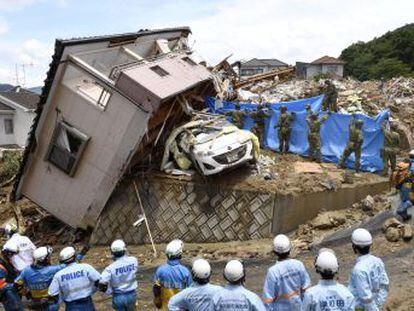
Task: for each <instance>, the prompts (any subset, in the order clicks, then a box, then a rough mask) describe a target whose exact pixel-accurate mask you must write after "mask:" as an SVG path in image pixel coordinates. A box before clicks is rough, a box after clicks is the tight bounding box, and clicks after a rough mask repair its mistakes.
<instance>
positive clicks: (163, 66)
mask: <svg viewBox="0 0 414 311" xmlns="http://www.w3.org/2000/svg"><path fill="white" fill-rule="evenodd" d="M190 32H191V31H190V29H189V28H188V27H182V28H172V29H162V30H152V31H149V30H144V31H139V32H136V33H129V34H122V35H113V36H102V37H92V38H82V39H71V40H57V41H56V45H55V54H54V56H53V61H52V63H51V65H50V71H49V73H48V75H47V79H46V81H45V86H44V88H43V92H42V95H41V99H40V103H39V107H38V109H37V115H36V118H35V121H34V124H33V127H32V130H31V133H30V137H29V145H28V147H27V148H26V150H25V153H24V155H23V162H22V167H21V169H20V172H19V174H18V176H17V181H16V183H15V187H14V191H13V193H12V197H11V198H12V200H13V199H17V198H20V197H21V196H25V197H27V198H29V199H30V200H31V201H33V202H34V203H36V204H37V205H39V206H41V207H42V208H44V209H45V210H47V211H48V212H50V213H51V214H52V215H54V216H55V217H57V218H58V219H60V220H62V221H64V222H65V223H67V224H69V225H71V226H73V227H83V228H86V227H94V226H95V225H96V222H97V219H98V217H99V215H100V214H101V212H102V210H103V208H104V206H105V204H106V202H107V201H108V199H109V197H110V196H111V193H112V192H113V190H114V188H115V187H116V185H117V183H118V182H119V181H120V180H121V178H122V177H123V175H124V174H125V172H127V171H128V170H129V169H130V168H131V167H132V166H134V165H137V163H143V162H144V161H145V159H147V158H149V157H151V156H152V153H153V150H154V148H155V147H156V146H155V145H156V142H157V141H160V140H162V139H164V138H163V137H164V136H163V134H164V133H168V131H170V130H171V128H172V127H173V126H174V125H175V124H176V123H178V122H180V121H181V120H182V119H185V118H186V113H185V111H184V110H185V109H184V108H183V106H182V105H180V103H179V101H178V97H180V98H181V102H182V101H185V102H186V103H188V101H187V100H186V98H190V97H191V96H194V94H197V95H199V96H200V95H209V94H210V95H213V94H214V85H213V82H212V76H211V73H210V71H208V70H207V69H206V68H205V67H204V66H202V65H200V64H199V63H198V62H197V61H196V60H193V59H192V58H191V51H190V49H189V47H188V42H187V40H188V35H189V34H190ZM192 101H193V102H194V103H195V105H194V106H195V107H194V108H196V106H197V104H196V103H197V99H194V100H192ZM164 135H166V134H164Z"/></svg>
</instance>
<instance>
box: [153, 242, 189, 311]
mask: <svg viewBox="0 0 414 311" xmlns="http://www.w3.org/2000/svg"><path fill="white" fill-rule="evenodd" d="M165 253H166V255H167V258H168V260H167V263H166V264H164V265H162V266H160V267H158V269H157V271H156V272H155V275H154V285H153V293H154V304H155V306H156V307H157V308H158V309H163V310H167V308H168V302H169V300H170V298H171V297H172V296H174V295H175V294H177V293H178V292H180V291H181V290H183V289H185V288H187V287H189V286H190V285H191V283H192V280H191V273H190V271H189V270H188V269H187V268H186V267H185V266H183V265H182V264H181V262H180V260H181V256H182V253H183V242H182V241H181V240H172V241H171V242H170V243H168V245H167V247H166V249H165Z"/></svg>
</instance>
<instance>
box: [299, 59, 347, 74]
mask: <svg viewBox="0 0 414 311" xmlns="http://www.w3.org/2000/svg"><path fill="white" fill-rule="evenodd" d="M344 64H345V62H343V61H341V60H339V59H337V58H335V57H331V56H327V55H325V56H323V57H321V58H318V59H316V60H314V61H313V62H311V63H304V62H296V76H297V77H299V78H304V79H310V78H313V77H315V76H317V75H320V74H326V75H329V76H331V77H333V78H342V77H343V76H344Z"/></svg>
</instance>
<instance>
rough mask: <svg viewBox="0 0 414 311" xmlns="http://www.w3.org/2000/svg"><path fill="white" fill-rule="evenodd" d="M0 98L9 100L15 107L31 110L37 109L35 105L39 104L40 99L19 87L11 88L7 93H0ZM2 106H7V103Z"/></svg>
mask: <svg viewBox="0 0 414 311" xmlns="http://www.w3.org/2000/svg"><path fill="white" fill-rule="evenodd" d="M0 96H2V97H5V98H7V99H8V100H11V101H12V102H14V103H16V104H17V105H20V106H23V107H24V108H26V109H31V110H34V109H36V108H37V104H38V103H39V99H40V96H39V95H38V94H36V93H33V92H30V91H28V90H25V89H23V88H21V87H19V86H17V87H15V88H13V89H12V90H10V91H8V92H0ZM0 102H1V99H0ZM2 104H5V105H6V106H7V103H2ZM3 110H5V109H3Z"/></svg>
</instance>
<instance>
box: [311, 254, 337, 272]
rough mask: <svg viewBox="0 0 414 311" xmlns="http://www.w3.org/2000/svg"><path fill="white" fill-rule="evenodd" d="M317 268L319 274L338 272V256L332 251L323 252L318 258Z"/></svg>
mask: <svg viewBox="0 0 414 311" xmlns="http://www.w3.org/2000/svg"><path fill="white" fill-rule="evenodd" d="M315 267H316V271H317V272H330V273H337V272H338V268H339V265H338V260H337V259H336V256H335V255H334V254H332V252H330V251H324V252H321V253H320V254H319V256H318V258H316V262H315Z"/></svg>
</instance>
